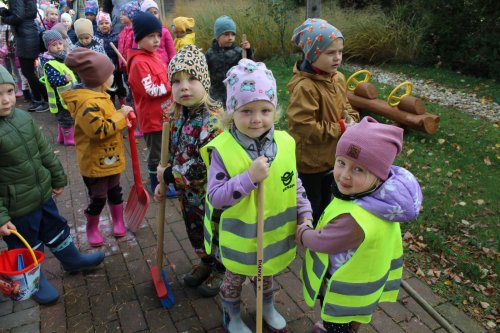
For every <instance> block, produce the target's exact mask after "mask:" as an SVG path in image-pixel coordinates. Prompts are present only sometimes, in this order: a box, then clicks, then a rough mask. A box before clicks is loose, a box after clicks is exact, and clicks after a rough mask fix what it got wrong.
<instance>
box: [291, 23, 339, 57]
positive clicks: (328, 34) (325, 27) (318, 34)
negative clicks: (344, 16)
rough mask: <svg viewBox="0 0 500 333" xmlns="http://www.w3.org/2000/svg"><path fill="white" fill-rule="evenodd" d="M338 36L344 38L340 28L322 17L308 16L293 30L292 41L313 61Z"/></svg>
mask: <svg viewBox="0 0 500 333" xmlns="http://www.w3.org/2000/svg"><path fill="white" fill-rule="evenodd" d="M337 38H342V39H344V36H343V35H342V33H341V32H340V30H339V29H337V28H335V27H334V26H333V25H331V24H330V23H328V22H327V21H325V20H323V19H320V18H308V19H307V20H305V21H304V23H302V24H301V25H300V26H299V27H297V28H296V29H295V30H294V31H293V35H292V42H294V43H295V44H296V45H297V46H298V47H300V48H301V49H302V52H304V55H305V57H306V60H308V61H309V62H311V63H313V62H314V61H315V60H316V59H317V58H318V57H319V56H320V54H321V53H322V52H323V51H324V50H326V49H327V48H328V46H330V44H331V43H332V42H333V41H334V40H335V39H337Z"/></svg>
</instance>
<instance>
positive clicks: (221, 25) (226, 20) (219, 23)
mask: <svg viewBox="0 0 500 333" xmlns="http://www.w3.org/2000/svg"><path fill="white" fill-rule="evenodd" d="M214 32H215V34H214V37H215V39H217V38H219V36H220V35H222V34H223V33H225V32H234V33H235V34H236V23H234V21H233V19H232V18H230V17H229V16H225V15H224V16H221V17H219V18H218V19H217V20H215V24H214Z"/></svg>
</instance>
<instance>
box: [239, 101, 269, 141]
mask: <svg viewBox="0 0 500 333" xmlns="http://www.w3.org/2000/svg"><path fill="white" fill-rule="evenodd" d="M275 112H276V108H275V107H274V105H273V104H272V103H271V102H269V101H254V102H250V103H247V104H245V105H243V106H242V107H239V108H238V109H236V110H235V111H234V113H233V121H234V125H235V126H236V128H237V129H238V131H240V132H241V133H243V134H245V135H246V136H248V137H250V138H253V139H256V138H259V137H261V136H262V134H264V133H266V132H267V131H269V130H270V129H271V127H273V124H274V115H275Z"/></svg>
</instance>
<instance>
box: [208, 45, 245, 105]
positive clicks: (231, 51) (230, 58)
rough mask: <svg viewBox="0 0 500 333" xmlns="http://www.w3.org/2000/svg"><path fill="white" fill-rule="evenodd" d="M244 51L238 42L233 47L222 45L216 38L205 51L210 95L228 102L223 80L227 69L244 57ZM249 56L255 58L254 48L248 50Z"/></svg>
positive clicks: (217, 99) (220, 100)
mask: <svg viewBox="0 0 500 333" xmlns="http://www.w3.org/2000/svg"><path fill="white" fill-rule="evenodd" d="M242 51H243V49H242V48H241V47H239V46H236V44H233V45H232V46H231V47H220V46H219V43H218V42H217V40H216V39H214V41H213V43H212V47H211V48H209V49H208V50H207V53H205V57H206V58H207V65H208V71H209V72H210V82H211V88H210V97H212V98H213V99H215V100H216V101H219V102H222V103H224V104H225V103H226V87H225V86H224V83H222V81H224V79H225V78H226V73H227V71H228V70H229V69H230V68H231V67H233V66H236V65H238V62H239V61H240V60H241V59H242ZM247 58H248V59H252V60H253V52H252V49H249V50H247Z"/></svg>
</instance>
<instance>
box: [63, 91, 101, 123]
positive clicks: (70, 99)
mask: <svg viewBox="0 0 500 333" xmlns="http://www.w3.org/2000/svg"><path fill="white" fill-rule="evenodd" d="M61 97H62V98H63V99H64V102H65V103H66V105H67V106H68V111H69V113H70V114H71V116H72V117H73V118H74V117H75V112H77V111H78V110H79V109H81V108H82V107H83V106H84V105H85V104H86V103H87V101H88V100H89V99H92V100H95V99H103V100H107V99H109V95H108V94H107V93H105V92H97V91H93V90H89V89H85V88H84V87H83V86H82V85H76V86H75V87H74V88H73V89H70V90H66V91H63V92H61Z"/></svg>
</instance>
